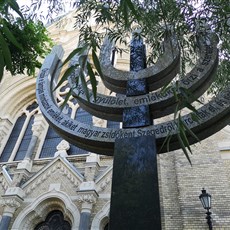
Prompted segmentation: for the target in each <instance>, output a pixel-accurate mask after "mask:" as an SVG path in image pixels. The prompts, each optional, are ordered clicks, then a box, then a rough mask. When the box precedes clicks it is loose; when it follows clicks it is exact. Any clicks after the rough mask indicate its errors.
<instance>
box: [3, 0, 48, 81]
mask: <svg viewBox="0 0 230 230" xmlns="http://www.w3.org/2000/svg"><path fill="white" fill-rule="evenodd" d="M13 12H14V14H13ZM15 15H16V16H15ZM50 46H51V39H50V38H49V37H48V34H47V31H46V28H45V27H44V25H43V24H42V23H41V22H37V23H35V22H33V21H32V20H31V19H30V18H27V17H24V16H23V14H22V12H21V11H20V9H19V6H18V4H17V2H16V1H15V0H4V1H1V3H0V81H1V79H2V77H3V73H4V69H6V70H8V71H10V72H11V74H12V75H16V74H24V73H25V71H26V73H27V74H28V75H30V76H31V75H34V74H35V69H36V68H39V67H41V63H40V62H39V61H38V57H41V58H44V55H45V54H47V53H48V51H49V47H50Z"/></svg>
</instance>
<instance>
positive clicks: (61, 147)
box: [54, 140, 70, 157]
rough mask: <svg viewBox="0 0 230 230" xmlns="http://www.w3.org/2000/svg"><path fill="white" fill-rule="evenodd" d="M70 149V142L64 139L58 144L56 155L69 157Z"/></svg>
mask: <svg viewBox="0 0 230 230" xmlns="http://www.w3.org/2000/svg"><path fill="white" fill-rule="evenodd" d="M69 149H70V144H69V142H68V141H65V140H62V141H61V142H60V143H59V144H58V145H57V150H58V151H57V152H55V154H54V157H57V156H62V157H67V156H68V154H67V151H68V150H69Z"/></svg>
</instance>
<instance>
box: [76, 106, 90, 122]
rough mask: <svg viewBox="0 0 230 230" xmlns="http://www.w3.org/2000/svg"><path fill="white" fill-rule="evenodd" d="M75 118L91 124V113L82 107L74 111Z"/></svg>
mask: <svg viewBox="0 0 230 230" xmlns="http://www.w3.org/2000/svg"><path fill="white" fill-rule="evenodd" d="M76 120H77V121H79V122H82V123H85V124H88V125H92V124H93V118H92V115H91V114H90V113H88V112H86V111H85V110H84V109H82V108H79V109H78V110H77V113H76Z"/></svg>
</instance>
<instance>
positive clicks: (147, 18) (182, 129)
mask: <svg viewBox="0 0 230 230" xmlns="http://www.w3.org/2000/svg"><path fill="white" fill-rule="evenodd" d="M41 1H42V0H39V2H41ZM49 1H50V2H52V0H49ZM58 2H59V1H58ZM74 6H75V7H76V9H77V15H76V23H75V27H76V28H78V29H79V30H80V40H81V41H82V44H81V46H83V47H84V46H87V52H86V53H87V54H85V53H84V54H83V53H82V52H81V50H80V49H76V50H74V51H73V53H72V54H73V55H78V57H79V60H81V59H82V60H85V61H84V62H79V66H75V67H76V68H80V70H79V72H78V73H79V74H78V76H77V77H76V84H78V83H79V78H80V79H81V83H82V84H83V88H84V90H85V92H86V95H88V91H87V87H86V82H85V80H84V76H83V75H85V76H86V71H85V70H86V69H88V71H87V73H88V75H89V76H90V79H91V80H92V81H91V83H92V85H93V89H94V85H95V82H94V79H95V74H99V75H102V73H101V71H100V64H99V62H98V58H97V55H96V53H97V50H98V49H100V46H101V42H102V38H103V37H104V35H105V34H106V35H108V36H109V37H110V38H111V39H112V40H113V41H115V42H122V43H125V44H126V37H128V36H130V35H131V34H132V33H133V31H134V30H135V29H141V34H140V36H142V37H143V38H144V39H145V42H146V43H148V46H149V48H150V49H151V50H152V51H151V53H150V55H149V57H148V63H155V60H156V59H157V58H158V57H159V55H161V53H162V51H163V50H164V47H163V46H162V41H163V40H164V39H165V38H167V37H169V36H171V35H172V34H173V35H174V36H176V38H177V40H178V45H179V46H180V49H181V52H182V57H181V71H180V77H183V75H184V74H186V68H187V67H188V66H191V65H194V62H195V61H196V60H195V58H194V56H193V55H191V54H193V53H195V52H196V51H197V48H198V47H199V40H198V39H197V38H198V37H199V36H200V34H206V33H210V32H214V33H216V34H217V36H218V38H219V40H220V43H219V50H220V52H219V54H220V63H219V64H220V67H219V69H218V74H217V77H216V79H215V81H214V83H213V85H212V87H211V89H210V91H211V92H219V91H221V90H222V89H223V88H225V87H229V81H230V77H229V76H230V64H229V63H230V62H229V59H230V42H229V36H230V4H229V2H228V1H219V0H212V1H210V0H97V1H95V0H78V1H75V3H74ZM92 19H94V20H95V23H96V25H94V24H93V23H92V24H91V23H89V21H91V20H92ZM99 31H101V33H100V32H99ZM90 50H91V51H92V52H90ZM91 53H92V57H93V63H92V64H94V67H95V69H96V71H95V72H93V71H92V69H93V68H91V67H90V65H91V63H89V62H88V59H87V57H86V56H85V55H87V56H88V55H89V54H91ZM86 63H87V64H86ZM67 71H68V70H67ZM64 77H65V78H66V77H67V74H65V75H64ZM102 77H103V76H102ZM166 88H167V87H166ZM94 95H95V93H94ZM174 96H175V99H176V102H177V106H176V110H175V113H174V114H175V116H174V118H175V122H176V123H177V127H178V130H179V134H178V140H179V142H180V143H181V148H182V150H183V151H184V153H185V155H186V157H187V158H188V160H189V161H190V159H189V155H188V152H191V149H190V146H189V142H188V139H187V136H186V135H187V134H189V135H191V136H192V137H194V138H196V136H195V134H194V133H192V132H191V130H189V129H188V127H187V126H186V125H185V124H184V123H183V121H182V119H181V109H182V108H184V107H187V108H188V109H190V110H192V111H193V112H194V113H193V116H192V117H193V119H194V120H197V117H196V109H195V108H194V107H193V106H192V105H191V103H190V102H191V101H190V100H189V98H191V95H190V94H189V92H187V91H186V89H183V88H179V87H178V86H177V85H176V88H175V89H174ZM170 139H171V137H170V135H169V136H168V138H167V139H166V140H165V143H166V144H167V146H169V141H170ZM190 163H191V162H190Z"/></svg>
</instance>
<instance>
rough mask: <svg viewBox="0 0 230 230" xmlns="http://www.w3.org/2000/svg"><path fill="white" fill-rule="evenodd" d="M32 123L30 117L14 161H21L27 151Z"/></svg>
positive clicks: (32, 119) (32, 120) (32, 118)
mask: <svg viewBox="0 0 230 230" xmlns="http://www.w3.org/2000/svg"><path fill="white" fill-rule="evenodd" d="M33 123H34V116H32V117H31V119H30V121H29V123H28V126H27V128H26V131H25V134H24V136H23V138H22V141H21V144H20V146H19V148H18V151H17V154H16V156H15V158H14V160H15V161H18V160H23V159H24V157H25V155H26V150H27V149H28V146H29V143H30V140H31V138H32V134H33V133H32V125H33Z"/></svg>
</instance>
